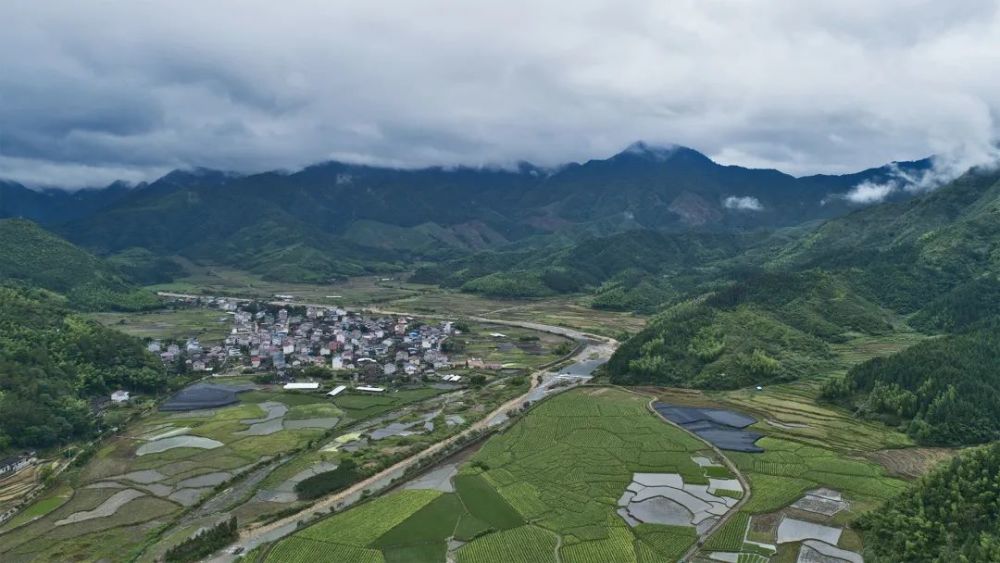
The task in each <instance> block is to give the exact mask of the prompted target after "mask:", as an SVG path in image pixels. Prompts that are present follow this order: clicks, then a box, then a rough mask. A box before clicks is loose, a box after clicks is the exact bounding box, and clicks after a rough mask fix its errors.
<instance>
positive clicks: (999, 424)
mask: <svg viewBox="0 0 1000 563" xmlns="http://www.w3.org/2000/svg"><path fill="white" fill-rule="evenodd" d="M997 358H1000V322H997V321H996V320H994V321H993V322H991V323H988V324H986V325H982V326H977V327H975V328H972V329H970V330H968V331H966V332H963V333H960V334H956V335H952V336H946V337H943V338H937V339H932V340H929V341H926V342H922V343H920V344H917V345H915V346H913V347H911V348H909V349H907V350H904V351H902V352H899V353H897V354H894V355H892V356H890V357H888V358H876V359H874V360H870V361H868V362H865V363H863V364H861V365H858V366H855V367H854V368H852V369H851V371H849V372H848V373H847V375H846V376H844V377H843V378H842V379H834V380H830V381H829V382H828V383H827V385H826V387H825V388H824V396H825V397H826V398H828V399H831V400H836V401H840V402H843V403H846V404H847V405H848V406H851V407H853V408H855V409H857V411H858V412H859V413H861V414H862V415H865V416H870V417H876V418H880V419H882V420H884V421H885V422H887V423H889V424H899V425H901V426H902V427H903V428H904V429H905V430H906V432H907V433H909V434H910V435H911V436H913V437H914V438H915V439H917V440H919V441H921V442H923V443H927V444H943V445H962V444H977V443H982V442H988V441H991V440H997V439H1000V371H998V370H997Z"/></svg>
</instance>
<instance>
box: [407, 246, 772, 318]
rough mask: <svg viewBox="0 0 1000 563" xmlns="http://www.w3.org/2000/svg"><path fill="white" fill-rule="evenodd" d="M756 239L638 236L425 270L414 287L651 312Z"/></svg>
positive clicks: (493, 255) (486, 256) (490, 255)
mask: <svg viewBox="0 0 1000 563" xmlns="http://www.w3.org/2000/svg"><path fill="white" fill-rule="evenodd" d="M754 239H755V237H751V236H748V235H737V234H721V233H697V232H689V233H663V232H658V231H650V230H633V231H627V232H624V233H620V234H616V235H611V236H607V237H600V238H587V239H584V240H582V241H580V242H577V243H573V244H570V245H568V246H565V245H551V246H542V247H540V248H532V249H517V250H508V251H495V252H483V253H478V254H474V255H472V256H468V257H464V258H460V259H456V260H452V261H446V262H442V263H440V264H436V265H433V266H426V267H424V268H421V269H420V270H418V271H417V272H416V273H415V274H414V276H413V281H418V282H423V283H436V284H440V285H442V286H445V287H456V288H461V289H462V290H464V291H470V292H475V293H482V294H486V295H490V296H494V297H541V296H545V295H552V294H557V293H573V292H579V291H591V292H593V293H594V299H593V306H594V307H597V308H603V309H613V310H638V311H646V312H648V311H651V310H653V309H654V308H655V307H656V306H657V305H659V304H661V303H663V302H665V301H667V300H669V299H671V298H674V297H676V296H677V295H678V294H679V288H686V287H687V286H688V285H689V284H688V283H687V278H688V277H689V276H690V272H691V271H692V270H693V269H697V268H699V267H702V266H704V265H706V264H710V263H712V262H714V261H718V260H721V259H724V258H728V257H732V256H735V255H736V254H737V253H738V252H739V251H741V250H742V249H744V248H746V247H747V246H749V244H750V243H751V241H752V240H754ZM678 275H680V276H681V277H678ZM668 278H669V279H668Z"/></svg>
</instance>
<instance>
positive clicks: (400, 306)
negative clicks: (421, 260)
mask: <svg viewBox="0 0 1000 563" xmlns="http://www.w3.org/2000/svg"><path fill="white" fill-rule="evenodd" d="M591 297H592V296H586V295H576V296H558V297H550V298H544V299H491V298H488V297H482V296H479V295H474V294H471V293H461V292H458V291H452V290H435V291H430V292H423V293H420V294H415V295H412V296H409V297H404V298H401V299H397V300H394V301H391V302H388V303H386V304H384V305H382V307H383V308H385V309H390V310H395V311H406V312H415V313H431V314H447V315H461V316H479V317H495V318H502V319H504V320H510V321H529V322H536V323H544V324H549V325H556V326H565V327H569V328H575V329H577V330H582V331H584V332H590V333H594V334H601V335H605V336H613V337H617V336H618V335H620V334H621V333H622V332H623V331H626V332H629V333H633V334H634V333H636V332H638V331H639V330H641V329H642V327H644V326H645V325H646V317H643V316H640V315H635V314H632V313H618V312H614V311H603V310H597V309H591V308H590V307H589V306H588V303H589V302H590V299H591ZM501 332H504V331H501Z"/></svg>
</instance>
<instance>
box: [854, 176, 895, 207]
mask: <svg viewBox="0 0 1000 563" xmlns="http://www.w3.org/2000/svg"><path fill="white" fill-rule="evenodd" d="M898 185H899V184H898V182H895V181H893V182H886V183H883V184H876V183H873V182H862V183H860V184H858V185H857V186H854V187H853V188H851V190H850V191H849V192H847V193H846V194H844V199H846V200H847V201H849V202H851V203H857V204H861V205H868V204H872V203H880V202H882V201H885V198H887V197H889V194H891V193H893V192H895V191H896V190H897V189H899V188H898Z"/></svg>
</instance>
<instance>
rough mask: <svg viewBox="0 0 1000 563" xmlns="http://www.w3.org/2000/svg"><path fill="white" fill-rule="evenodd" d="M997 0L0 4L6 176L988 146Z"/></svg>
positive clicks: (786, 166) (95, 176)
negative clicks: (652, 146) (632, 153)
mask: <svg viewBox="0 0 1000 563" xmlns="http://www.w3.org/2000/svg"><path fill="white" fill-rule="evenodd" d="M998 6H1000V0H954V1H952V2H939V1H933V0H884V1H881V2H871V1H869V0H839V1H836V2H832V1H829V2H828V1H819V2H802V1H801V0H759V1H755V2H745V1H742V0H706V1H701V2H659V1H656V0H629V1H626V2H612V1H610V0H580V1H578V2H574V3H573V4H572V5H571V6H570V7H567V4H566V3H565V2H545V1H542V2H538V1H536V0H507V1H504V2H489V1H487V2H457V1H455V0H426V1H424V2H412V1H409V0H384V1H381V2H322V1H319V0H288V1H286V2H273V1H265V0H246V1H244V2H241V3H240V4H239V9H238V10H237V9H233V6H232V5H231V4H230V3H221V2H207V3H206V2H200V1H195V0H175V1H172V2H75V1H71V0H51V1H45V2H2V3H0V21H3V22H4V24H5V25H4V33H3V34H0V68H2V69H3V72H2V73H0V157H2V160H0V177H6V178H13V179H22V180H24V181H27V182H30V183H32V184H51V185H58V186H63V187H78V186H82V185H88V184H93V183H95V182H103V181H104V180H105V179H106V178H108V177H111V176H113V175H114V174H116V173H118V172H121V173H122V174H123V175H125V176H127V178H129V179H136V178H139V179H150V178H152V177H154V176H156V175H158V174H159V173H161V171H162V170H166V169H171V168H178V167H195V166H202V167H209V168H217V169H225V170H234V171H239V172H254V171H260V170H267V169H294V168H298V167H301V166H303V165H308V164H311V163H315V162H318V161H322V160H327V159H331V158H336V159H344V160H350V161H355V162H368V163H373V164H387V165H393V166H403V167H413V166H426V165H445V166H449V165H458V164H464V165H486V164H495V165H501V166H504V165H510V164H512V163H516V162H518V161H521V160H528V161H532V162H535V163H536V164H539V165H542V166H554V165H558V164H561V163H564V162H568V161H581V160H586V159H590V158H603V157H606V156H609V155H611V154H613V153H615V152H617V151H619V150H621V149H622V148H623V147H625V146H627V145H628V144H629V143H631V142H633V141H635V140H638V139H645V140H648V141H651V142H653V143H657V144H662V143H677V144H680V145H685V146H690V147H693V148H695V149H698V150H700V151H702V152H704V153H706V154H708V155H709V156H711V157H713V158H715V159H716V160H718V161H721V162H723V163H726V164H740V165H746V166H757V167H768V168H772V167H773V168H778V169H780V170H783V171H785V172H788V173H791V174H796V175H804V174H811V173H817V172H825V173H843V172H853V171H857V170H860V169H864V168H868V167H871V166H879V165H882V164H884V163H886V162H891V161H894V160H910V159H915V158H922V157H924V156H927V155H930V154H942V155H944V154H961V155H964V156H963V157H962V158H960V159H958V161H969V160H974V161H976V160H978V161H980V162H981V158H982V157H983V156H984V155H985V154H986V153H988V152H989V147H991V146H992V143H993V142H994V141H995V140H996V139H997V138H998V132H1000V127H998V122H997V119H996V116H998V115H1000V60H998V59H997V56H996V53H998V52H1000V9H998ZM887 29H891V30H892V33H886V30H887ZM970 155H971V156H970ZM972 157H977V158H972Z"/></svg>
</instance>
